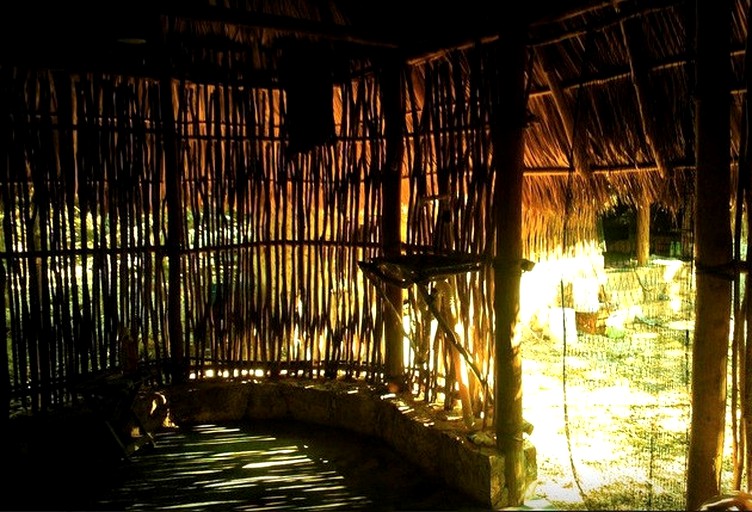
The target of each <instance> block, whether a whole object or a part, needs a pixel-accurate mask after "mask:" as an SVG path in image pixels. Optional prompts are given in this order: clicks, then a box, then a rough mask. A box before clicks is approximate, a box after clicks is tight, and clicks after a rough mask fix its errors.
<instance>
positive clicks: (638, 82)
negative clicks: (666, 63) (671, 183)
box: [616, 6, 669, 178]
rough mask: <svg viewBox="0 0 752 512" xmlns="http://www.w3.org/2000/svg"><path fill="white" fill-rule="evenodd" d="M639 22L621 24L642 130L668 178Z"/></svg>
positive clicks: (659, 166) (660, 167) (630, 21)
mask: <svg viewBox="0 0 752 512" xmlns="http://www.w3.org/2000/svg"><path fill="white" fill-rule="evenodd" d="M616 9H617V10H618V9H619V8H618V6H616ZM638 23H639V20H628V21H622V22H621V24H620V26H621V33H622V38H623V39H624V46H625V47H626V49H627V55H628V57H629V67H630V72H631V76H632V85H633V86H634V90H635V96H636V98H637V107H638V111H639V114H640V121H641V123H642V130H643V132H644V134H645V142H647V145H648V147H649V149H650V153H651V154H652V156H653V159H654V160H655V163H656V165H657V166H658V170H659V171H660V173H661V176H662V177H664V178H666V177H667V176H668V175H669V169H668V166H667V164H666V158H665V157H664V155H663V151H662V150H661V147H660V144H659V136H658V127H657V126H656V116H655V106H654V103H653V102H651V101H650V93H649V89H650V80H649V77H648V74H649V72H650V65H649V64H648V55H647V51H646V49H645V42H644V38H643V35H642V30H640V26H639V25H638Z"/></svg>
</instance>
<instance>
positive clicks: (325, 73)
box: [280, 43, 334, 154]
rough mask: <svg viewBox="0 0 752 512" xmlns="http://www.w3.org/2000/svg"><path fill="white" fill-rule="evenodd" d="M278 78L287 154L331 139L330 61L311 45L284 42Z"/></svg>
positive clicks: (325, 142) (319, 49)
mask: <svg viewBox="0 0 752 512" xmlns="http://www.w3.org/2000/svg"><path fill="white" fill-rule="evenodd" d="M280 78H281V80H282V86H283V88H284V90H285V103H286V107H287V108H286V116H285V127H286V129H287V137H288V145H287V151H288V153H290V154H295V153H302V152H306V151H309V150H311V149H313V148H315V147H316V146H322V145H324V144H327V143H329V142H331V141H332V140H333V139H334V111H333V107H332V87H333V80H332V60H331V57H330V55H329V54H328V52H326V50H325V49H323V48H321V47H318V46H316V45H313V44H310V43H308V44H306V43H298V44H288V45H287V46H286V47H285V48H284V49H283V54H282V61H281V69H280Z"/></svg>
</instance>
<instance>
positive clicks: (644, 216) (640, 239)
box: [635, 197, 650, 267]
mask: <svg viewBox="0 0 752 512" xmlns="http://www.w3.org/2000/svg"><path fill="white" fill-rule="evenodd" d="M635 209H636V214H637V230H636V231H637V234H636V235H637V236H636V238H637V240H636V244H635V249H636V251H635V252H636V253H637V265H638V266H640V267H644V266H645V265H647V264H648V263H649V262H650V199H649V198H647V197H643V198H642V199H641V200H640V202H639V204H637V206H636V207H635Z"/></svg>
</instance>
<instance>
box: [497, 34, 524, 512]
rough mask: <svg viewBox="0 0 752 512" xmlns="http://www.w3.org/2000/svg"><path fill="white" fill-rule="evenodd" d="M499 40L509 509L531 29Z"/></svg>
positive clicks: (500, 420)
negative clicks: (527, 64)
mask: <svg viewBox="0 0 752 512" xmlns="http://www.w3.org/2000/svg"><path fill="white" fill-rule="evenodd" d="M509 21H510V23H509V26H507V27H505V30H504V31H503V32H502V34H504V36H503V37H502V38H501V39H500V40H499V45H498V51H499V55H498V57H499V58H498V60H497V70H496V73H498V83H497V84H494V88H495V89H496V90H495V91H493V92H492V97H493V99H494V102H493V108H492V111H491V113H492V116H493V117H492V118H491V129H492V137H493V152H494V157H493V170H494V175H495V183H494V196H493V220H494V225H495V227H496V239H495V259H494V261H495V272H494V314H495V344H494V347H495V354H496V363H495V379H494V382H495V384H496V388H495V395H494V396H495V402H494V403H495V407H494V425H495V427H496V443H497V446H498V447H499V449H500V450H501V451H502V452H503V453H504V461H505V462H504V464H505V471H504V476H505V479H506V487H507V491H508V493H509V495H508V505H510V506H518V505H521V504H522V501H523V499H524V486H525V478H524V476H525V460H524V452H523V438H522V360H521V357H520V347H519V340H518V339H517V336H516V328H517V322H518V315H519V305H520V277H521V273H522V268H521V260H522V181H523V157H524V145H525V141H524V128H525V118H526V112H527V100H526V97H525V63H526V48H525V41H526V39H525V37H526V29H525V26H524V24H523V23H521V20H509Z"/></svg>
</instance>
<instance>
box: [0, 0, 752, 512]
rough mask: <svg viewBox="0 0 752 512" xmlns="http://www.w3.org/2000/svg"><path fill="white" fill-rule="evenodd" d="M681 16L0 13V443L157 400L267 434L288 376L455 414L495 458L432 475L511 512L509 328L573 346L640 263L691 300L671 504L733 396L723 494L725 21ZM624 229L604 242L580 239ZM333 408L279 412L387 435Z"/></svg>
mask: <svg viewBox="0 0 752 512" xmlns="http://www.w3.org/2000/svg"><path fill="white" fill-rule="evenodd" d="M706 4H707V3H706V2H691V1H688V0H649V1H637V0H617V1H613V2H602V1H594V0H578V1H572V2H556V1H550V2H549V1H535V2H527V3H526V4H525V5H522V6H519V9H518V10H508V11H507V10H505V11H504V13H503V15H501V14H499V13H497V12H496V7H494V6H490V5H486V4H484V3H483V2H477V1H470V2H462V3H461V4H457V5H451V6H447V7H443V6H442V8H441V9H439V8H437V7H436V6H435V5H433V4H431V3H430V2H424V1H418V2H413V3H412V4H410V5H408V6H406V5H404V3H398V2H394V1H392V0H386V1H383V0H382V1H380V2H354V1H344V0H343V1H338V0H330V1H328V2H321V1H311V0H285V1H281V2H264V1H261V0H244V1H239V0H223V1H221V2H220V1H215V0H211V1H203V0H191V1H168V0H164V1H158V2H147V1H144V0H141V1H138V2H110V3H107V4H102V3H96V2H84V1H83V0H81V1H76V2H70V3H66V4H60V3H47V2H42V1H41V0H36V1H31V2H25V3H23V4H19V5H14V6H13V8H12V12H8V13H6V16H4V18H3V20H2V23H3V30H2V31H1V32H2V36H0V37H2V38H3V47H4V50H3V54H2V61H0V86H1V87H2V98H3V101H2V102H0V109H2V110H1V112H2V116H0V119H1V121H0V123H1V126H2V131H1V132H0V133H1V135H0V137H2V141H1V143H0V152H1V153H0V154H1V156H2V158H0V162H1V163H0V194H1V195H0V204H1V205H2V207H1V208H0V213H1V214H2V230H1V231H0V233H1V235H0V243H1V245H0V286H1V287H2V290H3V293H1V294H0V300H2V301H3V308H2V309H4V310H5V315H3V316H2V317H0V322H2V323H0V332H2V333H4V339H5V344H6V350H4V351H0V357H1V358H2V359H0V372H2V373H0V390H1V391H2V393H1V394H2V398H3V400H2V403H3V409H4V412H3V414H2V415H1V416H2V421H3V425H4V428H8V429H12V428H14V424H16V423H17V422H16V421H15V420H17V419H18V418H19V417H24V418H39V417H45V416H47V415H49V414H50V413H52V412H53V411H57V410H60V409H66V408H69V407H74V406H76V405H80V404H82V403H86V404H88V405H89V406H91V405H92V403H93V402H95V406H100V407H101V406H102V401H105V402H107V405H108V406H109V405H112V402H113V400H114V401H117V400H119V399H120V398H122V396H123V395H122V393H125V396H127V397H129V400H131V399H132V401H129V402H128V405H129V407H130V405H131V403H136V402H137V399H138V398H139V397H142V396H143V393H145V392H146V393H150V394H148V396H149V397H150V400H154V397H155V396H156V395H155V394H159V396H160V397H166V398H165V402H163V403H162V405H163V406H164V407H166V408H167V409H169V412H170V414H171V416H172V420H173V421H178V422H179V421H181V420H183V421H189V419H191V418H194V419H195V418H196V417H200V416H201V414H204V410H203V409H201V407H207V406H209V405H213V406H216V408H217V409H218V410H219V412H216V411H215V414H217V415H218V416H215V418H216V417H219V418H226V419H232V418H237V417H239V416H238V415H241V416H242V414H245V413H246V412H247V411H249V410H253V411H254V413H255V414H257V415H273V414H276V413H274V411H275V410H277V413H279V414H282V413H280V412H279V410H278V409H275V405H274V404H275V403H278V402H274V398H275V397H277V398H278V399H279V397H280V394H282V395H284V394H285V393H288V391H280V390H279V388H278V387H276V386H278V385H279V384H280V383H281V382H282V381H284V382H288V383H289V382H297V383H301V382H305V383H311V382H315V383H322V382H323V383H329V384H333V383H343V384H346V385H348V386H356V385H359V384H367V385H368V386H369V388H368V389H369V390H370V392H373V393H374V396H373V398H374V402H375V403H382V402H383V401H384V397H391V398H393V399H394V400H404V401H409V403H410V404H412V405H411V410H412V406H415V407H417V405H415V404H423V405H426V406H431V405H434V404H441V407H439V408H438V409H436V408H431V407H428V409H427V410H428V411H429V412H430V411H432V414H438V415H439V416H441V414H443V416H441V418H442V419H443V420H446V418H447V414H446V413H447V411H453V410H459V411H460V412H461V414H460V415H459V419H458V420H457V421H455V424H453V426H452V428H454V429H459V431H460V432H461V435H460V436H459V438H460V440H461V441H462V442H461V443H459V444H462V445H463V446H464V445H467V444H468V439H470V438H472V439H475V440H476V441H477V440H478V439H480V438H481V437H486V438H488V439H490V442H488V443H485V444H484V443H483V442H481V441H478V442H477V443H475V442H473V441H471V442H469V444H470V447H469V448H465V449H467V450H470V451H471V452H472V453H473V456H468V457H467V459H469V460H472V461H476V462H477V461H478V460H480V462H477V464H480V465H481V466H483V467H484V469H483V470H482V471H479V472H470V473H468V472H467V471H466V470H465V468H464V467H461V466H457V467H458V468H460V469H456V468H455V471H451V470H450V469H442V470H440V471H439V470H437V471H439V472H441V471H444V473H443V474H442V476H444V477H445V478H447V479H448V480H453V481H454V482H455V483H456V484H457V485H459V486H460V487H462V488H463V489H465V490H469V491H470V492H471V493H476V496H478V497H479V499H481V500H482V501H484V502H485V503H487V504H488V505H490V506H493V507H503V506H507V505H520V504H522V503H523V502H524V499H525V496H526V494H525V492H526V487H529V485H530V483H531V481H534V480H535V469H536V450H535V447H534V446H531V445H530V444H529V443H528V442H527V440H526V435H527V434H528V433H529V431H530V427H532V428H534V427H535V425H529V424H528V423H527V422H526V421H525V420H524V419H523V393H522V389H523V386H522V384H523V382H522V381H523V378H522V368H521V344H520V338H521V330H522V329H521V325H523V324H525V323H527V322H531V321H533V319H537V321H540V320H541V318H543V317H544V316H545V317H546V318H548V321H549V323H551V322H553V324H552V325H554V327H556V326H557V325H558V323H560V322H561V321H562V319H563V320H564V330H565V331H566V329H567V323H566V318H567V314H568V311H571V312H572V313H574V314H575V317H576V318H577V319H578V320H579V321H580V328H584V327H583V326H584V325H585V323H586V322H588V321H590V322H594V323H596V324H597V322H598V321H599V319H600V320H603V318H601V317H599V315H600V314H601V313H602V303H603V299H602V297H601V296H600V293H601V288H600V281H599V279H600V277H601V276H602V273H603V271H604V269H605V268H606V266H607V264H608V263H609V258H612V257H613V256H614V255H615V254H617V253H626V255H627V256H626V258H627V259H626V262H627V264H628V265H633V266H637V267H647V266H649V265H650V262H651V256H655V255H665V256H668V257H671V258H674V259H678V260H682V261H684V262H688V265H689V267H690V271H691V272H692V275H693V278H694V279H695V283H696V284H695V287H694V288H693V293H694V296H693V297H692V302H691V309H692V313H693V322H694V329H693V337H694V338H693V343H692V354H691V355H692V360H693V366H692V370H693V386H692V418H691V434H692V435H691V440H690V443H689V455H688V461H689V463H688V472H687V475H686V476H687V495H686V500H687V501H686V504H687V507H688V508H690V509H694V508H696V507H697V506H698V505H699V504H700V503H701V502H702V501H704V500H705V499H709V498H710V497H712V496H713V495H714V494H717V493H718V492H720V490H721V488H722V486H723V485H726V484H722V482H721V473H720V467H721V460H722V451H723V446H722V445H723V432H724V431H725V430H726V424H725V414H726V407H727V405H726V404H727V403H728V404H730V405H729V407H730V408H731V410H732V411H733V412H734V414H732V423H733V436H734V441H735V444H734V454H735V457H734V464H735V471H734V477H733V480H734V481H733V483H732V484H730V485H731V486H732V487H733V488H735V489H743V488H748V487H749V485H748V484H745V483H743V482H742V479H743V477H744V476H745V475H747V474H748V472H747V460H748V459H749V457H748V456H747V455H746V452H745V450H746V449H747V448H746V447H752V443H749V442H746V440H745V436H746V435H747V434H746V432H747V429H746V425H747V423H748V421H749V417H750V411H749V407H748V405H747V403H748V400H749V396H748V395H749V391H748V390H747V387H746V386H747V384H746V382H747V380H746V370H745V368H746V361H747V359H748V358H749V355H748V350H747V342H746V339H747V333H746V331H745V329H746V328H745V327H744V326H745V323H744V321H745V318H746V315H747V313H746V311H747V300H746V298H745V297H746V292H747V290H748V289H747V285H746V281H745V279H744V277H745V276H746V268H747V266H746V253H747V251H746V243H747V242H746V240H747V237H746V229H747V228H746V226H747V225H748V221H747V218H746V212H747V209H746V208H747V201H748V197H749V196H748V193H749V186H750V184H749V178H748V174H749V172H748V169H747V165H748V162H747V152H746V151H747V148H748V133H749V130H748V126H747V122H746V121H747V118H748V115H747V114H748V112H747V103H746V87H747V85H746V84H747V73H746V63H747V61H746V52H745V49H746V45H747V19H748V18H747V11H748V9H749V5H748V4H749V2H746V1H744V0H734V1H731V2H724V3H721V4H716V5H714V6H712V7H711V6H708V5H706ZM505 9H506V7H505ZM619 214H623V218H626V219H627V224H623V225H626V226H628V227H629V232H630V233H631V234H630V235H628V236H626V238H625V237H621V239H620V237H617V236H613V237H612V236H610V235H609V233H607V232H606V230H604V226H607V225H608V223H609V222H610V221H612V220H613V219H615V218H616V217H617V215H619ZM657 220H661V221H664V224H661V226H664V227H665V226H668V227H667V228H666V229H664V230H663V231H662V232H658V230H657V224H655V222H656V221H657ZM651 221H653V222H654V223H651ZM625 241H626V242H625ZM619 242H621V243H622V245H621V247H622V248H621V250H620V249H619ZM562 276H563V277H562ZM528 278H529V279H528ZM593 283H595V284H593ZM557 308H558V309H560V310H561V316H559V317H556V316H555V315H553V316H552V314H551V312H552V311H554V312H555V311H557ZM578 313H579V315H577V314H578ZM587 314H590V316H587ZM551 318H554V320H551ZM734 319H736V321H734ZM548 328H549V330H550V329H552V327H551V325H549V327H548ZM597 328H598V327H597V325H596V326H595V327H593V330H597ZM729 338H731V339H732V341H733V343H729ZM729 354H730V357H729ZM729 368H730V370H729ZM727 372H730V373H729V374H730V375H731V376H732V377H733V379H732V381H733V385H732V386H731V389H732V391H731V392H730V393H729V397H728V400H727V397H726V379H727ZM228 383H231V384H233V385H235V386H234V387H233V388H232V390H231V391H228V390H227V386H226V385H227V384H228ZM244 384H245V385H244ZM260 384H268V386H266V387H264V386H260V387H257V385H260ZM243 385H244V386H243ZM307 385H308V384H306V386H307ZM311 385H312V386H315V385H319V384H311ZM296 386H297V387H298V388H299V387H300V386H298V385H297V384H292V385H291V387H292V388H293V389H297V388H296ZM306 386H302V387H303V388H304V389H307V388H306ZM262 388H263V389H264V390H266V391H264V390H262ZM271 388H273V389H275V391H274V392H273V393H271V394H269V391H268V389H271ZM249 389H250V390H251V391H249ZM239 390H240V391H239ZM113 392H115V393H116V395H115V398H114V399H113V396H112V393H113ZM291 393H292V392H291ZM334 393H335V395H336V392H334ZM345 395H347V393H345ZM218 396H221V397H223V398H221V399H218V398H217V397H218ZM285 396H287V398H286V399H285V400H287V401H288V402H287V403H288V405H289V403H290V402H289V401H290V400H293V399H292V398H290V396H292V395H290V396H288V395H285ZM295 396H296V397H297V395H295ZM238 397H240V398H238ZM709 397H712V400H711V399H709ZM241 399H242V402H239V400H241ZM294 400H297V401H295V403H296V404H299V407H300V408H303V409H305V404H306V402H308V401H310V398H309V397H307V395H306V397H303V398H301V397H297V398H295V399H294ZM332 400H333V399H332ZM283 401H284V400H283ZM218 403H219V404H221V406H220V405H217V404H218ZM241 403H242V404H243V405H238V404H241ZM338 403H341V404H344V405H341V406H340V407H343V406H348V407H353V408H358V407H359V408H360V409H361V410H369V411H372V412H371V413H373V410H372V409H369V406H367V405H364V404H361V405H357V404H355V403H354V402H352V401H347V400H343V401H341V402H338ZM367 403H370V401H369V402H367ZM248 404H250V405H248ZM254 404H255V405H254ZM347 404H349V405H347ZM309 405H310V403H309ZM330 405H331V404H330ZM240 409H242V410H240ZM314 409H315V408H314ZM333 409H336V407H334V406H331V407H330V408H329V409H328V412H326V413H323V412H321V411H318V410H309V411H308V412H301V410H302V409H301V410H298V409H295V408H288V409H285V411H284V414H286V415H290V416H292V417H296V418H302V419H309V420H310V419H314V420H320V421H329V422H335V423H340V424H342V425H345V426H348V427H351V428H353V429H356V430H357V429H361V430H366V431H367V432H368V433H370V434H374V435H379V436H382V437H385V438H388V439H389V440H390V441H391V442H393V443H394V444H395V445H400V443H402V445H405V444H408V442H407V441H405V439H404V438H402V437H400V436H401V434H399V433H395V432H391V431H389V430H390V429H389V427H388V426H385V425H384V424H383V423H378V422H376V423H374V422H371V421H370V420H369V418H371V419H372V417H371V416H367V414H366V413H363V414H364V416H363V417H364V418H365V419H363V423H365V424H367V425H368V427H367V428H366V427H364V426H362V425H363V423H360V424H358V423H356V422H355V421H354V420H351V419H350V420H348V419H347V415H340V416H336V415H335V416H336V417H335V416H333V414H335V413H333V412H332V410H333ZM199 410H200V411H202V412H197V411H199ZM397 410H400V408H399V407H398V406H397ZM317 411H318V412H317ZM437 411H443V412H437ZM100 412H101V411H100ZM130 412H132V411H130ZM151 412H152V413H153V412H154V411H151ZM110 413H112V411H110ZM373 414H377V415H379V414H380V415H382V416H383V415H384V414H386V413H383V412H378V411H377V412H376V413H373ZM353 415H354V416H357V414H356V413H353ZM147 416H148V415H147ZM390 417H391V416H390ZM120 419H122V418H120ZM107 421H108V425H110V426H112V425H113V424H115V423H116V422H117V421H119V420H118V419H117V418H114V417H112V414H110V416H108V417H107ZM140 421H141V422H142V423H148V421H149V418H146V420H144V418H143V417H142V418H141V419H140ZM396 421H398V420H397V419H395V420H394V422H396ZM432 421H433V420H432ZM123 422H124V424H127V421H126V420H123ZM369 422H370V423H369ZM427 423H431V422H427ZM434 424H435V423H434ZM141 427H142V431H143V432H142V434H144V435H145V437H146V438H147V441H148V435H146V434H149V432H145V431H146V430H148V429H147V428H146V427H145V426H144V425H143V424H142V425H141ZM392 430H394V429H392ZM402 430H408V429H407V428H404V429H402ZM480 434H483V436H480ZM421 435H422V434H421ZM115 436H116V437H117V439H118V440H119V441H120V442H123V436H122V435H121V434H120V433H116V435H115ZM142 437H144V436H142ZM719 439H720V441H719ZM134 442H136V441H134ZM429 444H431V445H432V446H434V445H440V444H441V443H440V442H439V441H431V442H430V443H429ZM139 446H140V445H139V444H138V442H136V444H135V445H133V444H130V440H128V442H125V443H123V446H122V447H123V448H124V449H125V452H126V453H127V454H128V453H131V452H132V450H135V449H138V447H139ZM402 448H405V446H402ZM452 449H453V448H442V450H443V452H447V451H451V450H452ZM432 450H434V449H433V448H432ZM484 450H485V451H484ZM408 451H409V449H408ZM478 454H480V455H478ZM537 455H538V456H539V455H540V454H539V453H538V454H537ZM413 456H414V457H415V458H416V459H417V460H418V461H419V462H420V461H423V462H425V463H426V464H427V466H429V467H430V464H431V462H430V461H427V459H436V458H439V459H440V458H441V457H442V456H443V455H442V454H441V453H438V454H437V453H435V450H434V451H431V450H429V451H425V452H421V453H418V454H413ZM474 457H475V458H474ZM457 459H458V457H454V459H453V460H455V461H456V460H457ZM481 459H482V460H481ZM457 464H459V462H457ZM445 466H446V465H442V468H444V467H445ZM434 469H436V468H434ZM481 473H482V475H481V476H479V474H481ZM461 475H469V476H466V477H464V478H465V479H466V480H469V481H468V482H467V483H465V482H464V480H463V477H462V476H461ZM478 482H482V483H480V484H479V483H478ZM479 487H480V490H478V488H479Z"/></svg>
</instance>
